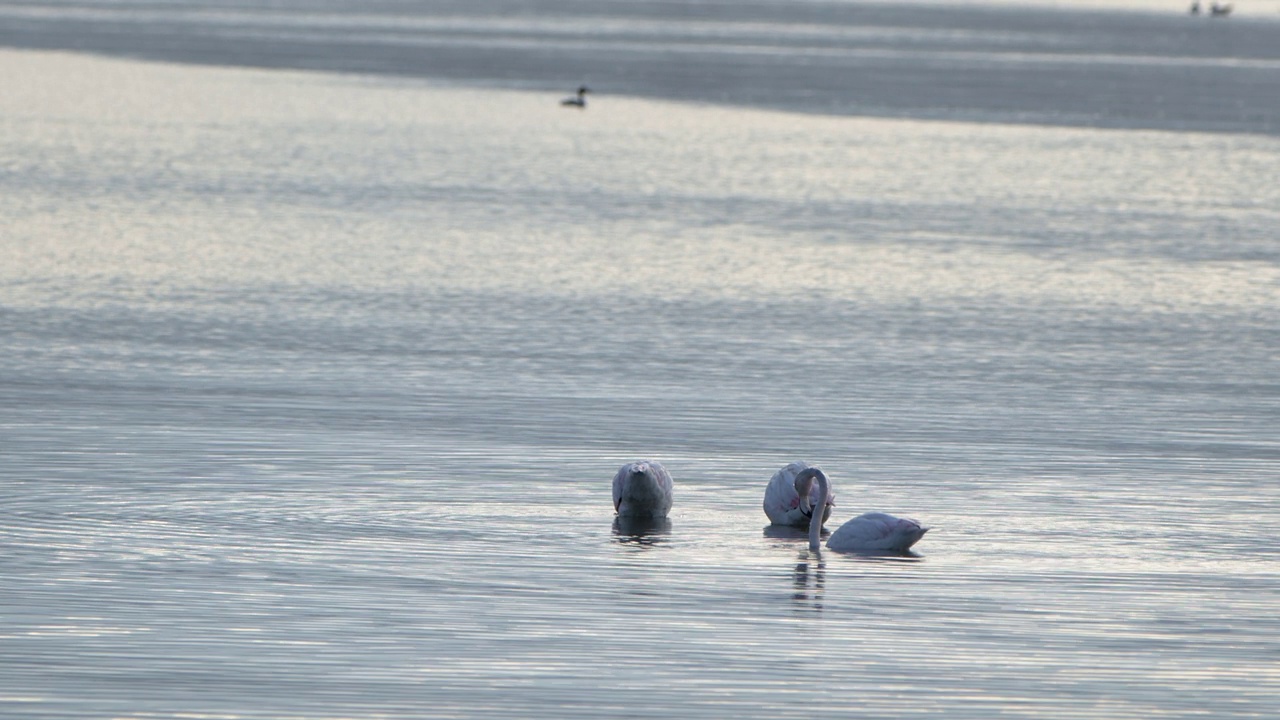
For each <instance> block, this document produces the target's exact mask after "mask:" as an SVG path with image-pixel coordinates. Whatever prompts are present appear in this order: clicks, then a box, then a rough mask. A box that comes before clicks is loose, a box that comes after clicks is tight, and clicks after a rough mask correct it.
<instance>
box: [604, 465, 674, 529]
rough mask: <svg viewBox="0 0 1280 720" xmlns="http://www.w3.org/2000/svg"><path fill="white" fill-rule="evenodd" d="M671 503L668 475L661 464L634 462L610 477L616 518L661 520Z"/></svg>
mask: <svg viewBox="0 0 1280 720" xmlns="http://www.w3.org/2000/svg"><path fill="white" fill-rule="evenodd" d="M671 502H672V482H671V473H669V472H667V469H666V468H664V467H662V464H661V463H657V462H653V461H652V460H637V461H636V462H632V463H627V464H626V465H623V466H622V467H621V468H619V469H618V473H617V474H616V475H614V476H613V509H614V510H616V511H617V512H618V516H619V517H634V518H664V517H666V516H667V513H668V512H671Z"/></svg>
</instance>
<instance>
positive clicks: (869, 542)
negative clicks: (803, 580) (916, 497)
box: [784, 466, 929, 552]
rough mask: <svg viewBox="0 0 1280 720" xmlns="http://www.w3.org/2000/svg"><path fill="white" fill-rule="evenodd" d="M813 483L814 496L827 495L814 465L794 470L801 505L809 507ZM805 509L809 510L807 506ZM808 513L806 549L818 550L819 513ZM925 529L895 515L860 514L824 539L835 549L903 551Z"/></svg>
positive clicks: (823, 476) (826, 486)
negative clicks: (816, 493)
mask: <svg viewBox="0 0 1280 720" xmlns="http://www.w3.org/2000/svg"><path fill="white" fill-rule="evenodd" d="M788 467H790V466H788ZM785 469H786V468H784V470H785ZM815 480H816V481H817V482H816V483H815V482H814V481H815ZM815 484H816V485H817V486H818V497H820V498H821V497H823V496H826V497H830V492H831V482H830V481H829V480H827V475H826V473H824V472H822V471H821V470H819V469H818V468H816V467H806V468H804V469H802V470H800V472H798V473H796V476H795V486H796V495H797V496H798V497H799V498H800V504H801V505H802V506H809V503H810V500H809V498H810V494H811V493H812V491H813V486H814V485H815ZM806 509H811V506H809V507H807V508H806ZM810 515H811V517H810V518H809V549H810V550H811V551H813V552H818V551H819V550H820V549H821V543H820V540H821V536H822V513H818V512H811V513H810ZM927 532H929V528H927V527H921V525H920V523H918V522H916V521H915V520H912V519H910V518H897V517H894V516H892V515H886V514H884V513H877V512H871V513H864V514H862V515H859V516H858V517H856V518H854V519H852V520H850V521H849V522H847V523H845V524H843V525H841V526H840V527H839V528H837V529H836V531H835V532H833V533H831V536H830V537H828V538H827V547H828V548H829V549H831V550H835V551H836V552H906V550H907V549H908V548H910V547H911V546H912V545H915V544H916V543H917V542H919V540H920V538H922V537H924V534H925V533H927Z"/></svg>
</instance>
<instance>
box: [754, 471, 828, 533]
mask: <svg viewBox="0 0 1280 720" xmlns="http://www.w3.org/2000/svg"><path fill="white" fill-rule="evenodd" d="M809 467H810V465H809V463H807V462H793V463H791V464H790V465H787V466H786V467H784V468H782V469H781V470H779V471H778V472H776V473H774V474H773V477H771V478H769V485H768V486H767V487H765V489H764V514H765V515H768V516H769V521H770V522H772V523H773V524H774V525H787V526H789V527H798V528H807V527H809V516H810V515H812V514H813V513H812V508H814V507H823V508H824V510H823V512H822V521H823V522H826V521H827V519H828V518H830V517H831V508H832V507H833V506H835V504H836V494H835V492H833V491H831V490H830V489H828V491H827V501H826V502H825V503H823V502H822V497H821V496H820V495H819V494H818V486H817V483H810V486H811V489H810V492H809V502H808V503H801V502H800V493H799V492H797V491H796V475H798V474H799V473H800V472H801V471H803V470H805V469H807V468H809Z"/></svg>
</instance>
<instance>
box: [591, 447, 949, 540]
mask: <svg viewBox="0 0 1280 720" xmlns="http://www.w3.org/2000/svg"><path fill="white" fill-rule="evenodd" d="M672 486H673V483H672V481H671V473H669V472H667V469H666V468H664V467H663V466H662V464H661V463H657V462H653V461H652V460H639V461H637V462H632V463H627V464H626V465H623V466H622V467H621V468H620V469H619V470H618V473H617V474H616V475H614V476H613V509H614V510H616V511H617V513H618V516H619V517H627V518H665V517H666V516H667V513H669V512H671V503H672V499H673V497H672ZM835 504H836V496H835V493H834V492H832V489H831V481H830V480H828V479H827V475H826V473H824V472H822V470H821V469H819V468H817V467H814V466H812V465H810V464H808V463H805V462H793V463H791V464H789V465H787V466H786V467H784V468H782V469H781V470H779V471H778V472H776V473H774V474H773V477H772V478H770V479H769V485H768V486H767V487H766V488H765V491H764V512H765V514H766V515H768V516H769V520H770V521H772V522H773V524H774V525H785V526H791V527H808V528H809V549H810V550H812V551H814V552H817V551H818V550H819V548H820V546H821V545H820V542H819V540H820V538H821V536H822V524H823V523H824V522H826V520H827V518H829V517H831V508H833V507H835ZM926 532H929V528H926V527H922V526H921V525H920V523H918V522H916V521H915V520H912V519H910V518H898V517H894V516H892V515H886V514H885V513H875V512H873V513H864V514H862V515H859V516H858V517H856V518H854V519H852V520H850V521H848V522H846V523H845V524H843V525H841V526H840V527H839V528H838V529H837V530H836V531H835V532H833V533H831V537H829V538H827V547H828V548H829V549H831V550H835V551H837V552H903V551H906V550H907V549H908V548H910V547H911V546H912V545H915V544H916V543H917V542H919V541H920V538H922V537H924V534H925V533H926Z"/></svg>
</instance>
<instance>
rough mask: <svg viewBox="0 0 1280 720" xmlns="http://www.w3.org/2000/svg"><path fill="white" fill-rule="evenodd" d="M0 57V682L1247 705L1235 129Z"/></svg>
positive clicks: (1276, 635) (1263, 708)
mask: <svg viewBox="0 0 1280 720" xmlns="http://www.w3.org/2000/svg"><path fill="white" fill-rule="evenodd" d="M104 7H109V5H107V6H104ZM68 37H69V36H68ZM0 68H3V71H4V77H6V84H5V90H4V92H3V93H0V163H2V164H0V184H2V185H3V188H2V192H0V217H2V218H3V238H0V338H3V348H2V352H0V407H3V409H4V414H3V416H2V417H0V454H2V455H3V462H2V464H0V493H3V497H2V498H0V553H2V554H0V572H2V573H3V584H0V648H2V650H3V651H2V652H0V715H3V716H4V717H13V718H36V717H65V718H108V717H112V718H114V717H128V718H135V717H179V716H182V717H193V716H194V717H247V718H386V717H390V718H415V717H464V718H491V717H503V716H507V717H535V716H536V717H619V718H623V717H663V716H666V717H707V718H712V717H770V718H788V717H851V716H858V717H874V718H897V717H938V718H988V717H992V716H993V715H996V714H998V713H1003V714H1004V715H1007V716H1012V717H1054V718H1064V717H1088V718H1149V717H1269V716H1273V715H1275V714H1276V713H1277V712H1278V711H1280V703H1278V702H1277V699H1276V698H1277V696H1278V693H1280V670H1278V668H1277V663H1276V661H1277V657H1278V651H1280V619H1278V616H1280V613H1278V612H1277V610H1278V609H1280V577H1278V574H1277V565H1276V560H1277V551H1278V550H1280V539H1278V538H1280V504H1278V501H1280V489H1277V483H1276V477H1275V476H1276V469H1277V460H1280V442H1278V441H1277V434H1276V427H1277V420H1280V384H1278V383H1277V381H1276V376H1277V370H1278V369H1280V367H1278V360H1280V358H1278V357H1277V356H1278V350H1277V340H1276V337H1277V336H1276V328H1277V326H1280V322H1278V321H1280V302H1278V301H1280V267H1278V260H1280V258H1278V257H1277V255H1278V253H1280V249H1278V247H1277V230H1276V228H1277V227H1278V225H1277V221H1278V220H1280V184H1278V183H1276V182H1275V180H1276V173H1277V170H1276V168H1277V167H1280V141H1278V140H1277V139H1276V138H1275V137H1273V136H1272V134H1271V133H1272V130H1271V129H1270V128H1271V126H1269V125H1266V124H1265V123H1264V124H1261V125H1256V126H1251V127H1250V131H1249V133H1246V134H1241V133H1226V132H1217V133H1209V134H1206V133H1199V132H1191V131H1185V130H1184V131H1180V132H1166V131H1160V132H1153V131H1133V130H1098V129H1087V128H1070V127H1032V126H1018V125H1007V124H966V123H960V122H919V121H910V120H902V119H875V118H869V117H821V116H815V115H799V114H784V113H776V112H770V111H761V110H745V109H735V108H732V107H717V106H713V105H683V104H678V103H670V102H660V101H654V100H645V99H636V98H629V97H624V96H621V95H620V94H608V93H602V94H601V95H600V96H598V97H597V98H595V99H594V101H593V104H592V106H591V107H590V108H589V109H588V110H587V111H586V112H577V111H567V110H563V109H561V108H559V107H558V106H557V105H556V101H557V99H558V97H559V94H560V93H558V92H557V93H550V94H549V93H543V92H514V91H509V90H499V89H495V88H492V87H490V88H487V89H476V88H468V87H464V86H457V85H455V86H444V85H440V84H434V83H429V82H423V81H421V80H417V79H410V78H399V79H397V78H391V77H386V76H383V77H378V76H372V75H366V76H351V75H345V76H344V75H325V74H307V73H293V72H282V71H265V70H231V69H221V68H192V67H183V66H177V65H157V64H142V63H133V62H120V61H110V60H102V59H93V58H89V57H83V56H74V55H61V54H48V53H32V52H14V51H3V52H0ZM1153 77H1154V76H1153ZM1166 89H1168V87H1166ZM641 94H643V93H641ZM1007 94H1009V95H1010V96H1012V97H1021V96H1022V95H1023V93H1022V92H1021V91H1020V90H1017V89H1013V90H1009V91H1008V93H1007ZM1242 102H1247V100H1244V99H1242ZM1173 106H1174V107H1178V108H1185V109H1187V112H1186V113H1185V114H1184V119H1185V124H1186V128H1190V129H1194V128H1198V127H1200V125H1198V124H1197V122H1196V121H1195V120H1194V117H1195V115H1196V112H1197V111H1196V108H1197V107H1199V105H1198V100H1197V98H1195V97H1187V98H1185V99H1184V101H1183V102H1180V103H1179V102H1175V103H1173ZM961 115H964V113H961ZM1186 118H1190V119H1186ZM1153 122H1154V121H1153ZM1161 122H1164V121H1163V120H1161ZM636 457H652V458H655V459H659V460H661V461H663V462H664V463H665V464H666V465H667V467H668V468H669V469H670V470H671V471H672V473H673V475H674V476H675V478H676V483H677V497H676V507H675V510H674V512H673V517H672V523H671V527H670V529H669V532H667V533H665V534H657V535H645V536H635V535H630V534H626V533H621V534H619V533H617V532H615V531H614V529H613V527H612V521H613V519H612V511H611V510H612V509H611V507H610V504H609V491H608V482H609V479H610V477H611V476H612V473H613V471H614V470H616V468H617V466H618V465H619V464H620V463H621V462H623V461H625V460H629V459H634V458H636ZM797 458H804V459H808V460H810V461H812V462H818V463H821V464H822V465H823V466H824V467H825V468H826V469H827V470H828V472H829V473H830V474H831V475H832V476H833V478H834V480H835V483H836V489H837V492H838V494H839V507H838V508H837V512H836V513H835V517H836V518H838V519H840V520H843V519H846V518H848V517H851V516H852V515H854V514H856V513H857V512H859V511H861V510H863V509H881V510H887V511H893V512H899V513H902V514H909V515H913V516H915V517H918V518H920V519H921V520H923V521H925V522H926V523H927V524H929V525H932V526H934V527H935V528H936V529H935V531H934V532H932V533H930V534H929V535H928V536H927V537H926V538H925V540H924V541H922V542H921V544H920V546H919V547H918V549H919V551H920V557H918V558H899V559H866V558H856V557H845V556H839V555H833V554H830V553H823V554H822V555H821V557H812V556H810V555H809V554H808V553H807V552H806V551H805V547H804V544H803V542H802V541H800V540H798V539H793V538H787V537H772V536H769V535H767V534H766V533H764V532H763V529H764V525H765V518H764V515H763V513H762V512H761V510H760V507H759V503H760V498H761V495H762V493H763V489H764V485H765V482H766V481H767V479H768V477H769V475H770V473H772V471H773V470H774V469H776V468H777V467H778V466H780V465H782V464H783V463H785V462H787V461H789V460H793V459H797Z"/></svg>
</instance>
